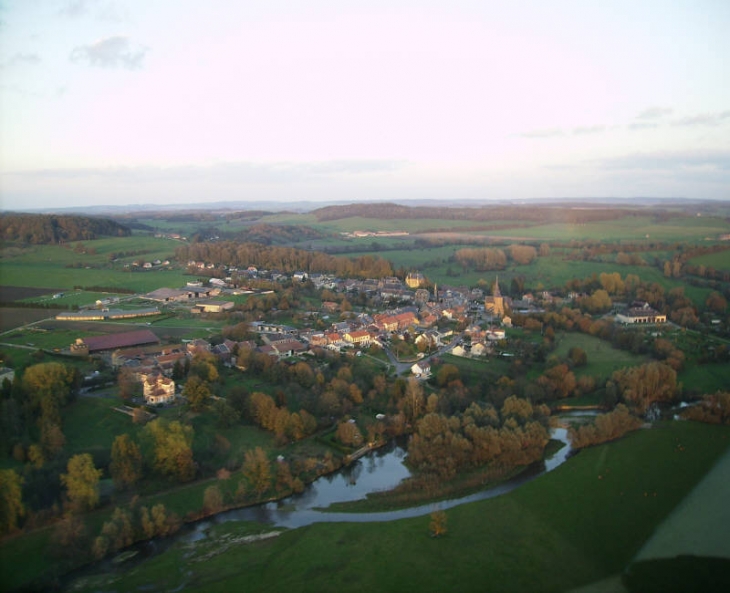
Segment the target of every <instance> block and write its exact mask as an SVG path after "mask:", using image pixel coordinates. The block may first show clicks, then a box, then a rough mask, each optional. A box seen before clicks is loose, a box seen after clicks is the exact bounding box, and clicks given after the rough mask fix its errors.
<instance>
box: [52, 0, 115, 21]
mask: <svg viewBox="0 0 730 593" xmlns="http://www.w3.org/2000/svg"><path fill="white" fill-rule="evenodd" d="M58 14H60V15H61V16H64V17H68V18H82V17H86V16H93V17H94V18H96V19H98V20H100V21H112V22H122V21H125V20H128V16H127V11H126V10H125V8H124V7H119V6H118V5H117V4H116V3H114V2H100V1H99V0H69V2H67V3H66V4H64V6H62V7H61V9H60V10H59V11H58Z"/></svg>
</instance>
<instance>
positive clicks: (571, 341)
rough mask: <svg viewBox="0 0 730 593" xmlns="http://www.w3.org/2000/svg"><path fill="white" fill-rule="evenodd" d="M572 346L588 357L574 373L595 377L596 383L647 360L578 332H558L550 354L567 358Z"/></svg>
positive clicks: (579, 375)
mask: <svg viewBox="0 0 730 593" xmlns="http://www.w3.org/2000/svg"><path fill="white" fill-rule="evenodd" d="M573 347H576V348H582V349H583V350H584V351H585V353H586V355H587V357H588V363H587V364H586V366H584V367H578V368H577V369H575V374H576V375H577V376H578V377H581V376H583V375H590V376H591V377H595V378H596V383H597V384H598V385H600V384H601V383H603V382H604V381H605V380H606V379H608V378H609V377H610V376H611V374H612V373H613V372H614V371H616V370H618V369H621V368H624V367H631V366H637V365H640V364H642V363H644V362H646V361H648V360H649V359H648V358H647V357H645V356H637V355H635V354H632V353H631V352H627V351H625V350H618V349H617V348H612V347H611V344H609V343H608V342H604V341H603V340H601V339H600V338H596V337H594V336H589V335H587V334H582V333H578V332H561V333H559V334H558V335H557V337H556V348H555V350H554V351H553V352H552V354H555V355H556V356H558V357H560V358H567V357H568V351H569V350H570V349H571V348H573Z"/></svg>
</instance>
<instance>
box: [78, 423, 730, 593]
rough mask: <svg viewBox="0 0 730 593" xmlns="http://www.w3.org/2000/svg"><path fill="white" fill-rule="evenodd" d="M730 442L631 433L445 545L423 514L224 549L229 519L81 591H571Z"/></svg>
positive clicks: (461, 514) (477, 516)
mask: <svg viewBox="0 0 730 593" xmlns="http://www.w3.org/2000/svg"><path fill="white" fill-rule="evenodd" d="M729 437H730V428H728V427H719V426H707V425H700V424H694V423H689V422H674V423H662V424H659V425H657V426H655V427H654V428H652V429H650V430H641V431H638V432H635V433H632V434H630V435H628V436H627V437H625V438H624V439H622V440H621V441H617V442H614V443H609V444H606V445H602V446H598V447H594V448H590V449H587V450H584V451H582V452H581V453H580V454H579V455H576V456H574V457H573V458H571V459H570V460H569V461H568V462H566V463H565V464H563V465H562V466H560V467H559V468H557V469H556V470H554V471H553V472H550V473H548V474H546V475H543V476H541V477H540V478H538V479H536V480H534V481H532V482H530V483H528V484H526V485H524V486H522V487H520V488H519V489H517V490H516V491H514V492H512V493H510V494H507V495H504V496H501V497H498V498H494V499H491V500H486V501H481V502H477V503H471V504H466V505H463V506H460V507H455V508H453V509H450V510H448V511H446V516H447V533H446V534H445V535H444V536H443V537H440V538H432V537H430V536H429V527H428V525H429V521H430V520H429V517H428V516H424V517H419V518H414V519H403V520H399V521H394V522H385V523H329V524H314V525H311V526H308V527H303V528H299V529H295V530H291V531H288V532H285V533H283V534H282V535H280V536H279V537H277V538H273V539H271V540H266V541H262V542H259V543H252V544H247V545H236V546H224V545H223V543H224V542H225V541H226V539H227V534H235V533H237V532H239V531H240V529H241V526H240V525H237V524H235V523H231V524H224V525H220V526H218V527H216V531H215V540H214V541H210V542H203V544H201V545H200V546H198V545H196V544H191V543H183V542H179V543H177V544H175V545H174V546H173V547H172V548H170V549H169V550H168V551H166V552H165V553H163V554H161V555H159V556H156V557H154V558H151V559H149V560H146V561H145V562H143V563H142V564H140V565H138V566H136V567H133V568H131V569H127V570H124V571H121V570H120V571H117V572H115V573H114V574H109V573H106V574H104V575H102V576H100V577H99V580H96V579H93V578H91V579H88V578H87V579H84V580H82V581H79V582H78V583H77V587H76V588H74V590H78V591H93V590H98V589H99V588H100V586H99V585H100V583H102V582H103V583H104V584H105V587H104V588H107V589H114V590H117V591H132V590H140V589H143V588H144V589H154V590H170V589H175V588H184V590H186V591H231V590H239V589H245V590H246V591H254V592H255V591H271V590H277V591H282V590H286V591H291V592H296V591H325V592H326V591H333V592H334V591H342V590H348V591H352V590H357V591H365V590H371V591H413V590H417V591H424V592H427V591H439V592H440V591H451V590H460V591H476V590H489V591H543V592H549V591H565V590H568V589H570V588H573V587H577V586H580V585H585V584H588V583H592V582H596V581H599V580H602V579H605V578H607V577H611V576H614V575H617V574H618V573H620V572H621V571H622V570H623V569H624V568H625V567H626V566H627V565H628V564H629V563H630V562H631V561H632V560H633V558H634V556H635V555H636V553H637V552H638V550H639V549H640V548H641V546H642V545H643V544H644V542H646V541H647V539H648V538H649V537H650V536H651V534H652V533H653V532H654V531H655V530H656V529H657V528H658V527H659V526H660V525H661V524H662V522H663V521H664V520H665V519H666V518H667V517H668V516H669V515H670V514H671V513H672V511H673V510H674V509H675V508H676V507H677V505H678V504H679V503H680V502H681V501H682V500H683V499H684V497H685V496H687V494H688V493H689V492H690V491H691V490H692V488H693V487H694V486H695V484H696V483H697V482H699V481H700V479H701V478H702V476H703V475H704V474H705V472H707V471H708V470H709V469H710V468H711V467H712V465H713V464H714V463H715V461H716V460H717V459H718V458H719V457H720V456H721V455H723V453H724V452H725V451H726V450H727V448H728V442H729V441H728V438H729ZM435 508H436V507H435ZM713 527H714V529H715V530H722V526H721V525H717V524H716V525H714V526H713ZM243 528H244V529H246V530H251V528H250V527H248V526H244V527H243ZM216 542H219V545H218V546H216ZM216 548H217V549H216ZM182 565H184V566H186V571H180V570H178V569H177V567H179V566H182ZM244 567H245V568H244Z"/></svg>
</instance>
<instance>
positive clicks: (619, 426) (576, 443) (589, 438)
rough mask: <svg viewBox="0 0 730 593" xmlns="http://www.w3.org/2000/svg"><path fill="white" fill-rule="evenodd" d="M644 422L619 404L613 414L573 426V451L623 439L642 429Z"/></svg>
mask: <svg viewBox="0 0 730 593" xmlns="http://www.w3.org/2000/svg"><path fill="white" fill-rule="evenodd" d="M641 425H642V421H641V420H640V419H639V418H637V417H636V416H633V415H632V414H631V412H629V409H628V408H627V407H626V406H625V405H623V404H619V405H617V406H616V408H615V409H614V410H613V411H612V412H608V413H607V414H599V415H598V416H596V418H595V420H594V421H593V422H591V423H588V424H581V425H580V426H571V427H570V428H569V429H568V437H569V438H570V444H571V446H572V447H573V449H582V448H583V447H590V446H592V445H599V444H601V443H607V442H608V441H614V440H616V439H618V438H621V437H622V436H624V435H625V434H626V433H628V432H631V431H632V430H636V429H637V428H640V427H641Z"/></svg>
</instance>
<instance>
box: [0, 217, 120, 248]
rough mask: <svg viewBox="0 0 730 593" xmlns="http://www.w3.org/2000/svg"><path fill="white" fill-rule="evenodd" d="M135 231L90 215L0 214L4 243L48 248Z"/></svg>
mask: <svg viewBox="0 0 730 593" xmlns="http://www.w3.org/2000/svg"><path fill="white" fill-rule="evenodd" d="M131 234H132V231H131V230H130V229H129V228H128V227H126V226H123V225H121V224H119V223H118V222H114V221H113V220H109V219H106V218H92V217H89V216H63V215H54V214H0V235H1V236H2V238H3V240H4V241H11V242H20V243H26V244H31V245H46V244H50V243H60V242H64V241H89V240H91V239H97V238H99V237H103V236H105V237H128V236H129V235H131Z"/></svg>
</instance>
